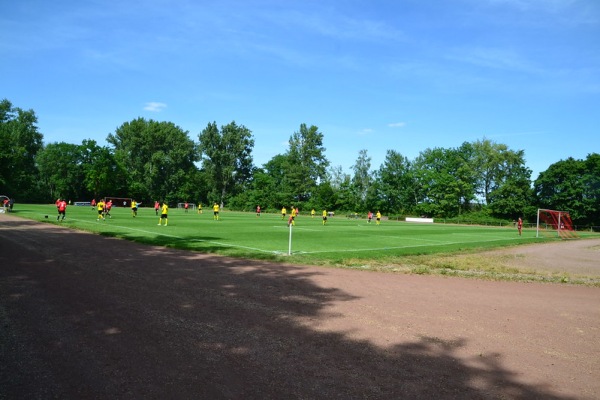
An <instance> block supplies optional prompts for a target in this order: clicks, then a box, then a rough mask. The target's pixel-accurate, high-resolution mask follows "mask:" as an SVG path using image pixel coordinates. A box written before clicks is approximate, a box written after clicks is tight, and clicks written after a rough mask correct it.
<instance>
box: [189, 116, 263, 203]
mask: <svg viewBox="0 0 600 400" xmlns="http://www.w3.org/2000/svg"><path fill="white" fill-rule="evenodd" d="M198 138H199V139H200V144H199V151H200V155H201V159H202V168H203V169H204V171H205V173H206V177H207V179H208V182H209V184H210V186H211V188H212V189H211V197H212V198H213V201H218V202H219V203H221V204H222V205H223V204H224V203H225V202H226V201H227V199H228V198H229V197H230V196H235V195H236V194H237V193H240V192H242V191H244V190H246V189H248V188H249V184H250V181H251V178H252V170H253V164H252V149H253V147H254V139H253V137H252V132H251V131H250V130H249V129H248V128H246V127H245V126H243V125H239V126H238V125H237V124H236V123H235V122H231V123H230V124H228V125H225V126H221V130H219V129H218V128H217V124H216V122H213V123H209V124H208V125H207V127H206V128H205V129H204V130H203V131H202V132H201V133H200V134H199V136H198Z"/></svg>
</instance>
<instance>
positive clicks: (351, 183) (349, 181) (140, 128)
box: [0, 100, 600, 226]
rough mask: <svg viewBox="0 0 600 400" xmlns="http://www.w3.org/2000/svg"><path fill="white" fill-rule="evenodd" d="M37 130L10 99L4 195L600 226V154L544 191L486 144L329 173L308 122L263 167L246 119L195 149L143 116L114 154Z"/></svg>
mask: <svg viewBox="0 0 600 400" xmlns="http://www.w3.org/2000/svg"><path fill="white" fill-rule="evenodd" d="M36 124H37V118H36V116H35V113H34V112H33V111H32V110H29V111H23V110H21V109H20V108H16V107H13V106H12V104H11V103H10V102H9V101H8V100H3V101H2V102H0V142H1V143H2V146H1V147H0V165H2V168H0V193H2V194H9V195H11V197H16V198H17V200H19V198H21V199H22V201H24V202H25V201H48V200H54V199H55V198H56V197H65V198H67V199H73V200H82V199H87V200H89V199H91V198H98V197H101V196H106V195H112V196H121V197H134V198H136V200H138V201H139V202H146V203H151V202H153V201H154V200H161V201H162V200H166V201H167V202H171V203H177V202H181V201H192V202H197V203H203V204H211V203H213V202H215V201H216V202H219V203H221V204H225V203H227V206H228V207H229V208H230V209H239V210H254V209H255V207H256V206H258V205H260V206H261V208H263V209H264V210H267V209H271V210H280V209H281V207H282V206H286V207H288V208H289V207H290V206H296V207H299V208H300V209H301V210H310V209H312V208H315V209H319V210H321V209H328V210H331V211H338V212H344V211H347V212H358V213H361V214H363V213H366V212H367V211H369V210H370V211H376V210H380V211H382V213H383V214H384V215H409V214H410V215H428V216H432V217H438V218H439V217H441V218H455V217H457V218H460V217H461V216H464V215H465V213H470V212H472V211H476V210H481V211H482V212H483V213H486V214H489V217H490V218H499V219H504V220H513V219H515V218H517V217H519V216H521V217H523V218H524V219H526V220H527V219H531V218H534V217H535V215H536V212H535V210H536V208H538V207H542V208H553V209H562V210H567V211H570V213H571V217H572V218H573V221H574V222H575V223H576V224H578V225H588V226H589V225H600V155H599V154H597V153H592V154H589V155H588V157H587V159H585V160H575V159H573V158H568V159H566V160H561V161H559V162H557V163H555V164H552V165H551V166H550V167H549V168H548V169H547V170H546V171H543V172H542V173H541V174H540V175H539V177H538V178H537V179H536V181H535V182H534V186H533V188H532V185H531V170H530V169H529V168H527V166H526V165H525V154H524V152H523V150H512V149H509V148H508V146H506V145H504V144H500V143H495V142H492V141H490V140H488V139H485V138H484V139H482V140H478V141H475V142H465V143H463V144H462V145H461V146H459V147H457V148H439V147H438V148H432V149H426V150H424V151H422V152H421V153H419V155H418V156H417V157H416V158H415V159H414V160H409V159H408V158H406V157H405V156H403V155H402V154H401V153H400V152H398V151H396V150H388V151H387V153H386V157H385V160H384V162H383V163H382V164H381V165H380V166H379V168H377V169H374V170H371V157H369V155H368V153H367V150H365V149H363V150H360V151H359V154H358V158H357V159H356V161H355V163H354V165H353V166H352V168H351V169H352V175H351V174H348V173H346V172H345V171H344V170H343V169H342V167H341V166H335V167H332V168H329V161H328V160H327V158H326V156H325V150H326V149H325V148H324V146H323V137H324V136H323V133H321V132H320V131H319V129H318V128H317V127H316V126H314V125H310V126H309V125H307V124H301V125H300V129H299V130H298V131H297V132H294V133H293V134H292V135H291V136H290V138H289V142H288V143H289V148H288V149H287V151H286V152H285V153H283V154H277V155H275V156H273V157H272V158H271V160H269V161H268V162H267V163H266V164H264V165H263V166H262V167H260V168H257V167H256V166H254V165H253V159H252V151H253V147H254V139H253V136H252V132H251V131H250V130H249V129H248V128H246V127H245V126H243V125H238V124H236V123H235V122H231V123H229V124H227V125H224V126H221V128H218V127H217V125H216V123H215V122H213V123H209V124H208V125H207V127H206V128H205V129H204V130H203V131H202V132H201V133H200V134H199V135H198V139H199V143H195V142H194V141H193V140H192V139H190V137H189V135H188V132H186V131H183V130H182V129H181V128H179V127H178V126H176V125H174V124H173V123H171V122H157V121H153V120H145V119H143V118H138V119H135V120H133V121H130V122H126V123H124V124H123V125H121V126H120V127H119V128H117V129H116V131H115V132H114V133H111V134H109V135H108V137H107V141H108V143H109V144H110V146H111V147H101V146H98V144H97V143H96V142H95V141H93V140H84V141H83V142H82V143H81V144H80V145H76V144H69V143H65V142H61V143H50V144H47V145H45V146H44V145H43V142H42V138H43V136H42V134H41V133H39V132H38V128H37V126H36ZM198 161H201V163H200V164H196V163H197V162H198ZM328 168H329V169H328Z"/></svg>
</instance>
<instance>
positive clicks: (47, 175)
mask: <svg viewBox="0 0 600 400" xmlns="http://www.w3.org/2000/svg"><path fill="white" fill-rule="evenodd" d="M36 163H37V167H38V169H39V171H40V176H41V177H42V179H41V181H42V182H43V186H44V187H45V189H46V196H45V197H46V199H47V200H49V199H52V200H56V199H57V198H62V199H66V200H71V199H72V200H76V199H78V198H79V196H80V195H81V182H82V178H83V173H82V168H81V149H80V147H79V146H78V145H76V144H71V143H65V142H60V143H49V144H47V145H46V146H44V148H43V149H42V150H41V151H39V152H38V154H37V156H36Z"/></svg>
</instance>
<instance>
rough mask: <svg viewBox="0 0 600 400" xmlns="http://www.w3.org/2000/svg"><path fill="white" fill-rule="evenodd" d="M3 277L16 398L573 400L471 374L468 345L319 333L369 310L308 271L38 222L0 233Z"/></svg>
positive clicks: (6, 362)
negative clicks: (342, 313)
mask: <svg viewBox="0 0 600 400" xmlns="http://www.w3.org/2000/svg"><path fill="white" fill-rule="evenodd" d="M0 265H2V267H1V268H0V327H1V328H2V333H0V356H1V357H0V358H1V359H2V363H0V364H1V366H0V388H2V390H1V391H0V398H3V399H12V398H161V399H164V398H188V399H220V398H227V399H266V398H276V399H299V398H303V399H336V398H337V399H351V398H353V399H355V398H371V399H399V398H407V399H409V398H413V399H488V398H512V399H556V400H558V399H566V398H564V397H556V396H554V395H553V394H551V393H548V392H547V391H546V390H545V389H544V388H543V387H536V386H528V385H525V384H522V383H519V382H518V381H517V379H516V376H515V374H514V373H513V372H511V371H510V370H507V369H506V368H504V367H503V366H502V363H501V355H493V356H490V357H481V358H480V360H478V362H477V363H476V362H473V363H470V364H469V365H467V364H466V363H464V362H463V361H461V360H460V359H459V358H458V357H456V356H455V354H454V353H455V351H456V350H457V349H459V348H461V347H462V346H464V345H465V342H464V340H460V339H459V340H456V341H452V342H443V341H440V340H437V339H436V338H431V337H422V338H420V340H418V341H414V342H407V343H402V344H398V345H395V346H391V347H387V348H381V347H378V346H375V345H374V344H372V343H370V342H368V341H358V340H354V339H352V338H350V337H349V335H348V334H347V333H345V332H324V331H319V330H318V321H319V320H323V319H333V318H336V315H335V314H332V313H331V312H329V311H328V308H329V307H328V306H329V305H331V304H333V303H336V302H346V301H352V300H356V298H355V297H353V296H351V295H349V294H347V293H345V292H344V291H343V290H340V289H336V288H324V287H319V286H316V285H315V284H314V283H313V281H312V278H313V277H314V276H316V275H317V274H318V272H317V273H315V272H307V270H306V269H303V268H298V267H294V266H288V265H285V266H284V265H277V264H269V263H265V262H258V261H250V262H249V261H245V260H238V259H232V258H224V257H215V256H205V255H202V254H193V253H190V252H185V251H178V250H173V249H164V248H158V247H150V246H146V247H145V246H141V245H136V244H133V243H130V242H127V241H121V240H117V239H113V238H107V237H103V236H99V235H93V234H84V233H80V232H72V231H68V230H65V229H61V228H57V227H54V226H51V225H48V224H39V223H35V222H32V221H25V220H24V221H20V220H19V221H3V222H2V224H1V225H0ZM311 271H314V269H313V270H311ZM357 323H358V322H357Z"/></svg>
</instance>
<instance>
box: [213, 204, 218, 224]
mask: <svg viewBox="0 0 600 400" xmlns="http://www.w3.org/2000/svg"><path fill="white" fill-rule="evenodd" d="M213 219H214V220H215V221H218V220H219V205H218V204H217V203H215V205H214V206H213Z"/></svg>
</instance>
